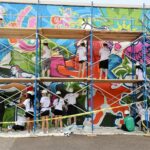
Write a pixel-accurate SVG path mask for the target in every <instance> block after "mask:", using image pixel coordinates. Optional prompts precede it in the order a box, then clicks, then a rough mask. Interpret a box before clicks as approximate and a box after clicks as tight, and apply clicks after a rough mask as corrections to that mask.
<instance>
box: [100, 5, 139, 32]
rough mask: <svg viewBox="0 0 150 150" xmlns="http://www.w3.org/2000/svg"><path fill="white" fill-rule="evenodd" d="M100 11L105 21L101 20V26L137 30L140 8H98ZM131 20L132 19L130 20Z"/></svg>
mask: <svg viewBox="0 0 150 150" xmlns="http://www.w3.org/2000/svg"><path fill="white" fill-rule="evenodd" d="M100 12H101V14H102V15H103V16H102V17H104V18H105V19H107V21H104V22H101V26H107V27H110V29H113V30H115V29H120V30H122V29H126V30H130V29H131V28H132V29H133V30H137V29H138V28H139V26H141V23H140V22H139V19H140V18H141V16H142V9H131V8H106V9H103V8H100ZM131 20H132V21H131Z"/></svg>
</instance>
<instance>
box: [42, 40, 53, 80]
mask: <svg viewBox="0 0 150 150" xmlns="http://www.w3.org/2000/svg"><path fill="white" fill-rule="evenodd" d="M41 58H42V76H43V77H45V76H47V77H50V58H51V49H50V48H49V45H48V41H44V43H43V51H42V57H41Z"/></svg>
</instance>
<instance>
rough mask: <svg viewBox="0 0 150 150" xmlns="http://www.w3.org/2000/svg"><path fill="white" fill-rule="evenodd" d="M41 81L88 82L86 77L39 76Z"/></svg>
mask: <svg viewBox="0 0 150 150" xmlns="http://www.w3.org/2000/svg"><path fill="white" fill-rule="evenodd" d="M39 80H40V81H42V82H88V80H87V78H55V77H51V78H49V77H42V78H39Z"/></svg>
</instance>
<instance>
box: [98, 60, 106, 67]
mask: <svg viewBox="0 0 150 150" xmlns="http://www.w3.org/2000/svg"><path fill="white" fill-rule="evenodd" d="M99 68H103V69H108V59H106V60H103V61H100V62H99Z"/></svg>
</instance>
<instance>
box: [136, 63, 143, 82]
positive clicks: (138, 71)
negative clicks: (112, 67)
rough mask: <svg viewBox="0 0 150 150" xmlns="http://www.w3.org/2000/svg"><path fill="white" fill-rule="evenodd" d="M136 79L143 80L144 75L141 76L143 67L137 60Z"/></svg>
mask: <svg viewBox="0 0 150 150" xmlns="http://www.w3.org/2000/svg"><path fill="white" fill-rule="evenodd" d="M135 67H136V79H138V80H144V77H143V68H142V66H141V65H140V63H139V62H138V61H137V62H136V66H135Z"/></svg>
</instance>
